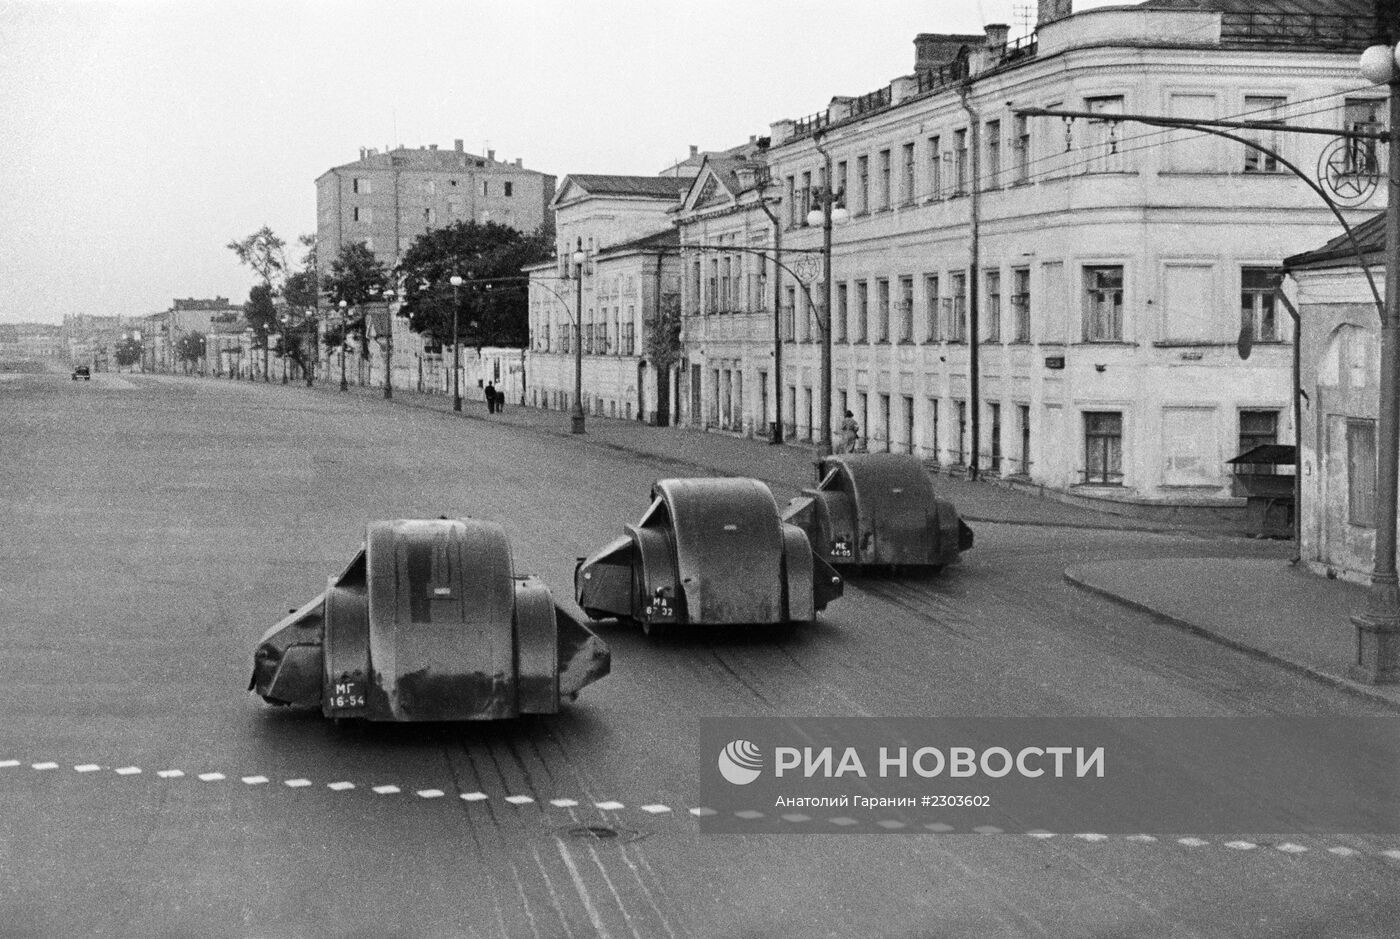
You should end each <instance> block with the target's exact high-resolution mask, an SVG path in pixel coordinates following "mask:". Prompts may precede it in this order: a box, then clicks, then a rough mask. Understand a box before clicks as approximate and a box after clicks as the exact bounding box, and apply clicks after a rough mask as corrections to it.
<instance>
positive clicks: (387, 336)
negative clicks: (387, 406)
mask: <svg viewBox="0 0 1400 939" xmlns="http://www.w3.org/2000/svg"><path fill="white" fill-rule="evenodd" d="M402 295H403V292H402V291H395V290H393V289H392V288H390V289H387V290H385V291H384V293H383V294H382V296H383V297H384V310H385V312H386V320H387V321H386V322H385V324H384V330H385V331H384V397H385V399H386V400H387V399H389V398H392V397H393V396H394V300H395V299H397V298H400V297H402Z"/></svg>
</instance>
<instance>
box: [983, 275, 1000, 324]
mask: <svg viewBox="0 0 1400 939" xmlns="http://www.w3.org/2000/svg"><path fill="white" fill-rule="evenodd" d="M986 281H987V305H986V311H987V341H988V342H1001V271H987V272H986Z"/></svg>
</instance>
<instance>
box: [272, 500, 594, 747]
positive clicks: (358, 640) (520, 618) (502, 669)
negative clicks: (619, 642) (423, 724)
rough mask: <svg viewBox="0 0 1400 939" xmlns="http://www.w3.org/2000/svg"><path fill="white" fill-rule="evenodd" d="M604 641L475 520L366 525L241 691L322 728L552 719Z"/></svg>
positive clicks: (493, 529)
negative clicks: (340, 567)
mask: <svg viewBox="0 0 1400 939" xmlns="http://www.w3.org/2000/svg"><path fill="white" fill-rule="evenodd" d="M608 667H609V653H608V648H607V646H606V645H604V643H603V641H602V640H601V639H599V638H598V637H597V636H595V635H594V634H593V633H592V632H590V631H589V630H588V629H587V628H585V627H584V626H583V625H582V624H580V623H579V622H578V621H577V620H575V619H574V618H573V617H572V616H570V615H569V614H568V613H567V612H566V611H565V610H563V609H561V608H560V607H559V606H557V605H556V604H555V603H554V600H553V598H552V597H551V596H550V593H549V590H548V588H546V587H545V586H544V584H543V583H541V582H540V581H539V580H537V579H535V578H533V577H519V576H516V575H515V574H514V572H513V571H512V569H511V556H510V545H509V543H508V542H507V540H506V536H505V532H504V530H503V529H502V528H501V526H500V525H497V524H495V523H494V522H484V521H479V520H477V519H469V518H464V519H436V520H416V519H415V520H404V519H400V520H396V521H379V522H371V523H370V525H369V531H368V535H367V537H366V539H365V545H364V547H363V548H362V549H361V550H360V552H359V553H358V554H356V555H355V558H354V560H353V561H351V562H350V566H349V567H347V568H346V569H345V571H344V573H342V574H341V575H340V576H338V577H332V578H331V580H330V585H329V586H328V587H327V589H326V591H325V592H324V593H322V594H321V595H320V596H318V597H316V599H314V600H312V601H311V602H310V603H308V604H306V605H305V606H303V607H302V608H301V609H299V610H295V611H294V612H292V614H291V615H290V616H288V617H286V618H285V619H283V620H282V621H281V622H280V623H278V624H277V625H276V626H273V627H272V628H271V629H270V630H268V631H267V633H266V634H265V635H264V636H263V637H262V639H261V640H260V641H259V642H258V646H257V650H256V652H255V653H254V655H253V678H252V682H251V684H250V685H249V689H250V690H251V691H253V692H255V693H256V694H259V695H261V696H262V697H263V698H264V699H265V700H267V701H269V702H271V703H273V704H298V705H308V706H319V707H320V708H321V712H322V713H323V714H325V715H326V716H327V717H333V718H364V719H366V720H372V721H459V720H494V719H498V718H509V717H516V716H518V715H521V714H553V713H555V712H557V711H558V710H559V707H560V703H561V701H565V700H568V701H572V700H573V699H574V697H575V696H576V695H577V694H578V691H579V689H581V688H583V687H584V686H585V685H587V684H589V683H591V682H593V681H596V680H597V679H599V678H602V677H603V676H604V675H606V674H607V673H608Z"/></svg>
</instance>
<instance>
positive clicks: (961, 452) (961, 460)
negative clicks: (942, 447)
mask: <svg viewBox="0 0 1400 939" xmlns="http://www.w3.org/2000/svg"><path fill="white" fill-rule="evenodd" d="M953 404H954V406H955V407H956V408H957V411H958V451H957V460H956V461H955V462H956V464H957V465H958V466H963V465H964V464H966V463H967V402H966V401H954V402H953Z"/></svg>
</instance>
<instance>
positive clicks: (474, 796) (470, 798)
mask: <svg viewBox="0 0 1400 939" xmlns="http://www.w3.org/2000/svg"><path fill="white" fill-rule="evenodd" d="M489 798H491V797H490V796H488V795H487V794H486V793H484V792H464V793H462V801H463V802H481V801H484V800H486V799H489Z"/></svg>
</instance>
